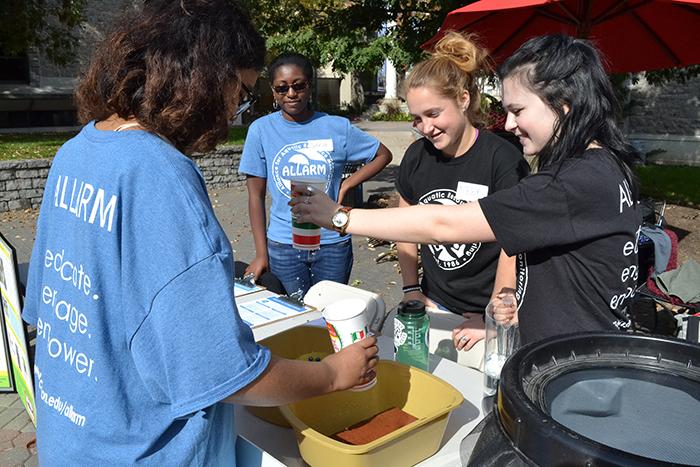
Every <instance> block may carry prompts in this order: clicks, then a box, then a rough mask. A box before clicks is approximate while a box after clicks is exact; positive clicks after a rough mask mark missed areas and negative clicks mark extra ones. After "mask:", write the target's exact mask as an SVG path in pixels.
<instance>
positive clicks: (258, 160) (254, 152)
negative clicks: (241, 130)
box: [238, 124, 267, 178]
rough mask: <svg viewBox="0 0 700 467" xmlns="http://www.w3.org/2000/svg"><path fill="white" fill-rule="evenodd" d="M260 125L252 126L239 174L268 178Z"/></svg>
mask: <svg viewBox="0 0 700 467" xmlns="http://www.w3.org/2000/svg"><path fill="white" fill-rule="evenodd" d="M259 128H260V127H259V125H255V124H253V125H251V126H250V129H249V130H248V134H247V135H246V138H245V143H244V144H243V154H241V161H240V163H239V165H238V173H240V174H245V175H252V176H254V177H261V178H267V161H266V159H265V148H264V147H263V144H262V139H261V137H260V129H259Z"/></svg>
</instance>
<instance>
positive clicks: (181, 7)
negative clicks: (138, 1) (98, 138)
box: [75, 0, 265, 154]
mask: <svg viewBox="0 0 700 467" xmlns="http://www.w3.org/2000/svg"><path fill="white" fill-rule="evenodd" d="M264 63H265V42H264V40H263V38H262V37H261V36H260V34H259V33H258V32H257V31H256V30H255V28H254V27H253V25H252V23H251V20H250V17H249V16H248V13H247V12H246V11H245V10H244V9H243V8H242V7H241V6H240V5H238V4H237V3H234V2H233V1H229V0H150V1H149V0H147V1H145V2H144V6H143V8H142V9H141V10H140V11H132V12H129V13H126V14H125V15H124V16H123V17H122V18H121V19H120V20H118V22H117V23H116V25H115V27H114V29H113V30H112V31H111V33H109V35H108V36H107V37H106V38H105V39H104V41H102V43H101V44H100V45H99V46H98V47H97V49H96V50H95V53H94V55H93V57H92V60H91V62H90V65H89V67H88V69H87V71H86V72H85V74H84V75H83V76H82V77H81V80H80V83H79V84H78V86H77V89H76V96H75V98H76V104H77V108H78V116H79V118H80V120H81V122H83V123H86V122H88V121H90V120H104V119H106V118H107V117H109V116H110V115H113V114H117V115H118V116H119V117H121V118H124V119H127V118H135V119H136V120H138V122H139V123H140V124H141V125H142V126H143V127H144V128H146V129H147V130H149V131H153V132H155V133H158V134H160V135H162V136H164V137H165V138H167V139H168V140H169V141H170V142H172V144H174V145H175V147H177V148H178V149H179V150H180V151H182V152H184V153H186V154H189V153H191V152H195V151H205V150H209V149H212V148H214V147H215V146H216V144H217V143H219V142H221V141H223V140H224V139H225V138H226V136H227V132H228V119H229V115H228V111H227V109H228V106H227V102H231V101H232V100H235V99H236V96H237V95H238V94H239V93H240V87H241V86H240V85H241V82H240V78H239V76H238V72H239V71H241V70H245V69H253V70H256V71H260V70H261V69H262V68H263V66H264Z"/></svg>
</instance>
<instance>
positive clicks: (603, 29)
mask: <svg viewBox="0 0 700 467" xmlns="http://www.w3.org/2000/svg"><path fill="white" fill-rule="evenodd" d="M450 29H454V30H459V31H467V32H474V33H477V34H478V35H479V36H480V37H481V39H482V42H483V45H484V46H485V47H486V48H487V49H488V50H490V51H491V54H492V56H493V57H494V59H495V60H496V61H497V62H499V63H500V61H502V60H503V59H505V58H507V57H508V56H509V55H510V54H512V53H513V52H514V51H515V50H516V49H517V48H518V47H519V46H520V45H521V44H522V43H523V42H525V41H526V40H528V39H530V38H531V37H534V36H540V35H543V34H568V35H570V36H577V37H584V38H588V39H590V40H592V41H593V43H595V44H596V45H597V46H598V48H599V49H600V50H601V52H602V53H603V55H604V56H605V58H606V60H607V62H608V69H609V71H611V72H615V73H617V72H636V71H648V70H656V69H660V68H671V67H680V66H688V65H694V64H698V63H700V41H698V37H699V33H698V31H700V0H622V1H621V0H559V1H558V0H481V1H478V2H474V3H472V4H470V5H467V6H464V7H462V8H458V9H457V10H454V11H452V12H450V13H449V14H448V15H447V18H445V21H444V23H442V26H441V27H440V31H439V32H438V34H437V35H436V36H435V37H433V38H432V39H430V40H429V41H428V42H426V43H425V44H424V45H423V47H424V48H430V47H431V46H432V45H433V44H434V43H435V42H436V41H437V40H438V39H439V38H440V37H442V34H444V32H445V31H447V30H450Z"/></svg>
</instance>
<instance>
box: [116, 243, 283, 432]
mask: <svg viewBox="0 0 700 467" xmlns="http://www.w3.org/2000/svg"><path fill="white" fill-rule="evenodd" d="M225 259H226V257H223V256H222V255H217V254H215V255H212V256H210V257H208V258H206V259H204V260H202V261H200V262H199V263H197V264H195V265H194V266H192V267H190V268H189V269H188V270H186V271H185V272H183V273H182V274H180V275H179V276H177V277H176V278H175V279H173V280H172V281H171V282H170V283H169V284H168V285H167V286H166V287H164V288H163V289H162V290H161V291H160V292H159V293H158V294H157V295H156V297H155V299H154V301H153V304H152V307H151V310H150V313H149V314H148V316H147V317H146V319H145V320H144V321H143V323H142V324H141V326H139V328H138V330H137V331H136V332H135V334H134V336H133V337H132V339H131V346H130V348H131V355H132V358H133V361H134V364H135V366H136V369H137V371H138V372H139V374H140V375H141V379H142V381H143V382H144V384H145V386H146V387H147V389H148V390H149V392H150V393H151V395H152V397H153V398H154V399H155V400H159V401H162V402H163V403H167V404H170V405H171V407H172V412H173V417H175V418H177V417H183V416H186V415H187V414H190V413H193V412H195V411H198V410H201V409H203V408H205V407H208V406H210V405H212V404H214V403H216V402H219V401H221V400H223V399H225V398H226V397H228V396H230V395H231V394H233V393H235V392H236V391H238V390H239V389H241V388H243V387H245V386H247V385H248V384H249V383H251V382H252V381H253V380H255V379H256V378H257V377H258V376H259V375H260V374H261V373H262V372H263V371H264V370H265V368H266V367H267V365H268V363H269V361H270V352H269V350H268V349H266V348H264V347H261V346H259V345H258V344H257V343H255V341H254V339H253V333H252V331H251V330H250V328H249V327H248V326H247V325H246V324H245V323H243V321H242V320H241V318H240V316H239V314H238V310H237V309H236V304H235V301H234V294H233V284H232V281H231V277H233V276H232V271H230V269H231V268H230V267H226V264H225ZM229 273H231V274H229Z"/></svg>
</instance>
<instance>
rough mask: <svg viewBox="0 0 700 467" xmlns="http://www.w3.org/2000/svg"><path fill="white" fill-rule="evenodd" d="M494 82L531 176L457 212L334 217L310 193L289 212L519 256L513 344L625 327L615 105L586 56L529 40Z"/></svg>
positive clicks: (571, 42) (629, 179) (573, 48)
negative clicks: (492, 245)
mask: <svg viewBox="0 0 700 467" xmlns="http://www.w3.org/2000/svg"><path fill="white" fill-rule="evenodd" d="M499 74H500V78H501V81H502V84H503V103H504V106H505V108H506V111H507V112H508V116H507V122H506V129H508V130H509V131H511V132H513V133H514V134H515V135H516V136H518V138H519V140H520V143H521V144H522V145H523V150H524V152H525V154H526V155H537V156H538V157H539V171H538V173H536V174H534V175H530V176H528V177H526V178H524V179H523V180H521V181H520V183H518V184H517V185H516V186H514V187H512V188H509V189H506V190H502V191H499V192H497V193H494V194H492V195H489V196H487V197H485V198H482V199H480V200H479V201H478V202H473V203H468V204H463V205H458V206H440V207H435V206H415V207H410V208H402V209H394V210H388V211H386V210H375V211H368V210H358V209H356V210H353V211H351V212H350V213H345V212H343V211H341V210H339V208H338V206H337V205H336V204H335V203H333V202H332V201H331V200H329V199H327V198H325V197H324V196H322V195H321V194H318V193H313V192H312V193H310V194H309V193H307V194H303V195H301V196H300V197H298V198H295V202H294V203H293V204H295V206H294V208H293V212H294V213H295V215H299V216H300V218H301V220H307V221H311V222H316V223H318V224H321V225H325V226H330V225H340V226H341V227H342V228H344V229H346V230H347V231H348V232H351V233H356V234H362V235H370V236H374V237H379V238H386V239H391V240H397V241H407V242H415V243H432V244H440V243H453V242H493V241H498V243H499V244H500V245H501V247H502V248H503V249H504V250H505V252H506V253H507V254H509V255H511V256H512V255H515V254H520V255H519V257H518V262H517V267H518V270H517V286H516V288H517V290H518V296H519V297H520V301H519V304H518V305H519V308H518V318H519V323H520V333H521V338H522V341H523V343H528V342H533V341H537V340H540V339H542V338H545V337H549V336H553V335H558V334H564V333H568V332H575V331H585V330H606V329H607V330H615V329H621V330H622V329H626V328H628V327H629V324H630V321H629V317H628V315H627V313H626V309H625V307H626V304H627V302H628V299H629V298H630V297H631V296H632V295H633V294H634V288H635V282H636V278H637V274H638V271H637V235H638V231H639V226H640V224H641V216H640V213H639V209H638V208H637V200H636V198H637V192H638V188H637V182H636V181H635V178H634V176H633V173H632V171H631V169H630V166H629V165H630V164H631V162H632V161H633V157H634V156H633V151H632V150H631V148H630V146H629V145H628V144H627V143H625V140H624V138H623V137H622V134H621V132H620V130H619V129H618V128H617V126H616V124H615V111H616V101H615V95H614V93H613V89H612V86H611V85H610V82H609V80H608V79H607V77H606V75H605V72H604V69H603V65H602V63H601V60H600V57H599V55H598V52H597V51H596V49H595V48H594V47H593V46H592V45H591V44H590V43H589V42H587V41H585V40H582V39H575V38H571V37H567V36H545V37H538V38H534V39H531V40H530V41H528V42H526V43H525V44H523V45H522V46H521V47H520V49H518V50H517V51H516V52H515V54H514V55H513V56H512V57H510V58H509V59H508V60H506V62H505V63H504V64H503V65H502V66H501V68H500V72H499ZM305 203H308V204H305ZM385 219H391V220H392V222H383V221H382V220H385Z"/></svg>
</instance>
